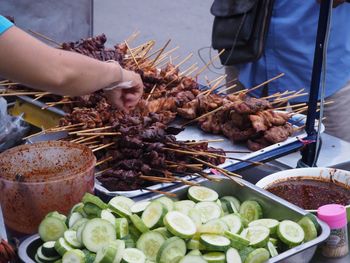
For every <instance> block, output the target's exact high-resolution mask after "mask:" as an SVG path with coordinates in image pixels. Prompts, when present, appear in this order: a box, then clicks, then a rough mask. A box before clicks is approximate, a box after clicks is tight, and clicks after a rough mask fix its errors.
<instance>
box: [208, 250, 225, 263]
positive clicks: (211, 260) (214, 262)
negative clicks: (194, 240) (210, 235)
mask: <svg viewBox="0 0 350 263" xmlns="http://www.w3.org/2000/svg"><path fill="white" fill-rule="evenodd" d="M203 258H204V260H206V261H207V262H208V263H225V262H226V257H225V253H222V252H210V253H206V254H204V255H203Z"/></svg>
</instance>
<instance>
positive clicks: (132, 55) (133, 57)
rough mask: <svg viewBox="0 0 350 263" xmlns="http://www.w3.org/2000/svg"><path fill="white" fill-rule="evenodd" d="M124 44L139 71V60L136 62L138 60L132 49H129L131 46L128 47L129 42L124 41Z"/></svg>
mask: <svg viewBox="0 0 350 263" xmlns="http://www.w3.org/2000/svg"><path fill="white" fill-rule="evenodd" d="M124 43H125V45H126V47H127V49H128V50H129V52H130V55H131V57H132V59H133V61H134V62H135V65H136V66H137V68H138V69H140V66H139V63H138V62H137V60H136V58H135V56H134V54H133V52H132V51H131V49H130V47H129V45H128V42H127V41H124Z"/></svg>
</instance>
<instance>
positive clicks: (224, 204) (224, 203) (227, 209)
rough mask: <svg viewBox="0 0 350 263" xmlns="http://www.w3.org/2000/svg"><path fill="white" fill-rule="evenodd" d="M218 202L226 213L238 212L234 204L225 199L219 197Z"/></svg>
mask: <svg viewBox="0 0 350 263" xmlns="http://www.w3.org/2000/svg"><path fill="white" fill-rule="evenodd" d="M220 202H221V207H222V209H223V211H224V212H225V213H227V214H231V213H235V214H236V213H238V210H237V209H236V207H235V205H234V204H233V203H232V202H230V201H227V200H226V199H221V200H220Z"/></svg>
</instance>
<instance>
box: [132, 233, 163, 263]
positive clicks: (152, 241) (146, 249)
mask: <svg viewBox="0 0 350 263" xmlns="http://www.w3.org/2000/svg"><path fill="white" fill-rule="evenodd" d="M164 242H165V238H164V236H163V235H162V234H160V233H159V232H156V231H150V232H147V233H144V234H142V235H141V236H140V238H139V239H138V240H137V242H136V247H137V248H138V249H140V250H141V251H142V252H143V253H144V254H145V255H146V257H147V259H149V260H152V261H155V260H156V259H157V253H158V251H159V249H160V247H161V246H162V245H163V243H164Z"/></svg>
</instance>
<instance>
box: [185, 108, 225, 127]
mask: <svg viewBox="0 0 350 263" xmlns="http://www.w3.org/2000/svg"><path fill="white" fill-rule="evenodd" d="M223 107H224V106H220V107H218V108H216V109H215V110H212V111H209V112H207V113H205V114H203V115H201V116H199V117H197V118H195V119H193V120H190V121H188V122H186V123H184V124H182V127H184V126H186V125H188V124H190V123H192V122H196V121H198V120H200V119H202V118H204V117H207V116H208V115H210V114H213V113H215V112H217V111H219V110H221V109H222V108H223Z"/></svg>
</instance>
